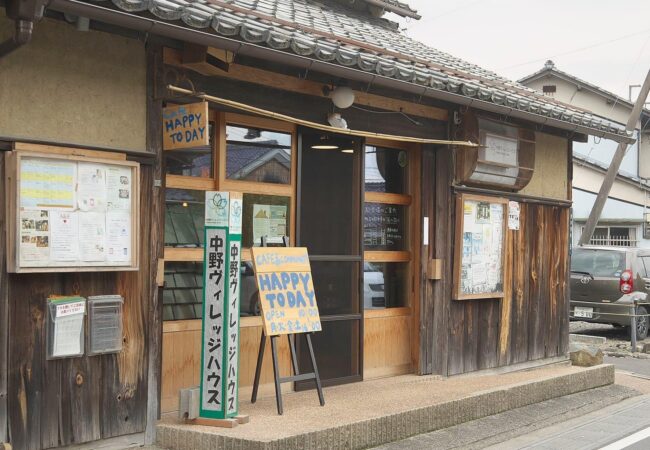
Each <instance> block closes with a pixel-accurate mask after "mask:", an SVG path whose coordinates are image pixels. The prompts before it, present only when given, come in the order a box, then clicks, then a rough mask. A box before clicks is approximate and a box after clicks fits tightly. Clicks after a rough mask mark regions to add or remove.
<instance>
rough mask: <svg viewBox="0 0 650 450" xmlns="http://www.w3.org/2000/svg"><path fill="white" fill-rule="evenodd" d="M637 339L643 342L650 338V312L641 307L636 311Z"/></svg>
mask: <svg viewBox="0 0 650 450" xmlns="http://www.w3.org/2000/svg"><path fill="white" fill-rule="evenodd" d="M636 315H637V317H636V339H637V341H642V340H644V339H645V338H646V337H648V328H649V326H650V317H648V310H647V309H646V308H645V307H643V306H639V307H638V308H637V309H636Z"/></svg>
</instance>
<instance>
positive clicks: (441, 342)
mask: <svg viewBox="0 0 650 450" xmlns="http://www.w3.org/2000/svg"><path fill="white" fill-rule="evenodd" d="M452 167H453V164H452V154H451V152H450V151H449V149H448V148H447V147H439V148H436V149H435V166H434V167H433V168H432V169H435V172H434V171H433V170H432V172H431V173H435V179H434V180H433V182H434V199H433V204H434V214H433V215H432V216H430V217H429V223H430V226H431V227H432V230H433V232H432V235H431V239H430V242H431V243H432V244H433V247H434V248H433V255H432V256H433V257H434V258H436V259H440V260H442V261H443V269H442V272H443V273H442V279H440V280H436V281H434V282H431V281H429V282H428V283H429V284H433V292H432V296H433V332H432V344H433V348H432V349H431V351H432V361H433V373H438V374H441V375H448V374H449V351H450V348H451V344H450V340H451V339H450V335H449V331H450V328H451V327H453V323H450V320H451V319H450V303H451V295H452V294H451V289H452V285H453V282H452V280H453V275H452V269H453V260H452V255H453V239H450V236H452V235H453V234H452V230H453V224H454V223H455V220H454V214H453V211H454V207H455V206H454V204H453V200H452V195H451V182H452V180H451V173H452ZM425 180H426V178H423V183H425ZM426 188H427V185H426V184H423V190H422V192H423V193H424V192H426V190H427V189H426ZM426 326H429V325H428V324H426Z"/></svg>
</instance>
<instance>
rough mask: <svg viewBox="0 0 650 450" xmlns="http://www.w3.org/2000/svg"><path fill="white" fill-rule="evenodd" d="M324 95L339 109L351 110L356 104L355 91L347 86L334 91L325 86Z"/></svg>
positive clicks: (336, 88)
mask: <svg viewBox="0 0 650 450" xmlns="http://www.w3.org/2000/svg"><path fill="white" fill-rule="evenodd" d="M323 94H324V95H325V96H326V97H329V98H331V99H332V103H334V106H336V107H337V108H341V109H345V108H349V107H350V106H352V104H353V103H354V91H353V90H352V89H351V88H349V87H347V86H337V87H335V88H334V89H332V88H331V87H329V86H324V87H323Z"/></svg>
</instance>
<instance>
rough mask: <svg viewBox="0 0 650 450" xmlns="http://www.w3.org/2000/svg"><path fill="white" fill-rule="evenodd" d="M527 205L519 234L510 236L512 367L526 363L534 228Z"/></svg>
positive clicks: (521, 212)
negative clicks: (529, 243) (511, 246)
mask: <svg viewBox="0 0 650 450" xmlns="http://www.w3.org/2000/svg"><path fill="white" fill-rule="evenodd" d="M530 214H531V212H530V207H529V205H528V204H526V203H520V213H519V230H518V231H514V232H513V249H512V254H513V255H514V257H513V269H512V273H513V277H512V288H511V289H512V295H513V302H512V313H511V325H510V329H511V332H510V342H511V345H510V360H509V362H510V363H511V364H514V363H518V362H524V361H527V360H528V327H529V324H528V303H529V297H530V295H529V289H530V264H531V261H530V248H529V246H528V242H529V241H530V235H531V233H532V230H533V226H532V224H531V222H530V221H529V219H528V216H529V215H530Z"/></svg>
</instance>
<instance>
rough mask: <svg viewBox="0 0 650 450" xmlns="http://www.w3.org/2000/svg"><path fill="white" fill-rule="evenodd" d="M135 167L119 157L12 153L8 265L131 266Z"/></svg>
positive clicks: (133, 264)
mask: <svg viewBox="0 0 650 450" xmlns="http://www.w3.org/2000/svg"><path fill="white" fill-rule="evenodd" d="M138 169H139V166H138V164H137V163H133V162H127V161H120V160H116V161H112V160H100V159H92V160H91V159H85V158H84V159H82V158H78V159H75V158H68V157H56V156H45V155H38V156H37V155H35V154H31V153H22V152H17V156H16V172H17V176H16V177H10V178H13V179H14V180H15V184H14V185H13V188H12V189H13V190H15V193H16V197H15V203H14V204H13V207H12V209H11V213H12V214H14V215H15V216H14V217H13V218H12V219H15V224H16V228H15V230H12V231H15V232H14V233H13V236H12V237H13V240H14V245H15V251H14V256H15V259H14V261H13V262H14V264H15V266H14V267H13V269H14V270H15V271H21V270H25V269H26V270H29V269H40V271H47V269H48V268H56V269H57V270H59V269H61V268H75V269H79V268H80V269H81V270H90V269H88V268H99V267H112V268H114V269H115V270H127V269H130V268H137V262H136V259H135V255H134V253H137V252H134V242H136V239H135V238H136V236H135V233H136V232H137V227H134V223H133V220H132V218H133V217H134V211H135V209H136V207H137V204H138V199H137V195H138V178H137V173H138ZM32 271H34V270H32Z"/></svg>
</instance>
